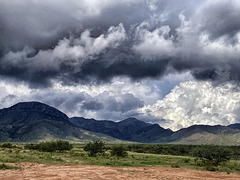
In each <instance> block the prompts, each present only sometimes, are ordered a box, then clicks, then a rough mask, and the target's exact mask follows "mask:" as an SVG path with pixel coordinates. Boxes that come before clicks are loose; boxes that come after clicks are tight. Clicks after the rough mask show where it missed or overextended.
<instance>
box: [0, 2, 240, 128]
mask: <svg viewBox="0 0 240 180" xmlns="http://www.w3.org/2000/svg"><path fill="white" fill-rule="evenodd" d="M0 3H1V6H0V42H1V43H0V83H1V87H2V89H1V91H2V94H1V96H0V99H1V100H2V102H3V103H2V107H6V106H7V105H11V104H13V103H15V102H17V101H19V100H23V101H24V100H38V101H43V102H45V103H48V104H50V105H53V106H55V107H57V108H60V109H61V110H63V111H64V112H66V113H68V114H69V115H82V116H86V117H94V118H99V119H102V118H108V119H114V120H119V119H123V118H125V117H128V116H137V117H139V118H141V119H143V120H146V121H155V122H160V123H163V122H165V123H168V125H169V126H171V127H173V128H174V129H178V128H180V127H185V126H188V125H191V124H194V123H207V124H216V123H221V124H228V123H232V122H237V121H238V120H239V113H237V111H238V110H239V104H240V100H239V98H237V96H236V93H238V92H239V89H238V88H232V87H233V86H235V87H238V86H239V83H240V58H239V57H240V23H239V22H238V19H239V18H238V17H239V16H240V3H239V1H237V0H204V1H196V0H182V1H177V0H168V1H165V0H159V1H156V0H119V1H114V0H103V1H98V0H51V1H49V0H41V1H40V0H35V1H32V0H25V1H19V0H11V1H9V0H0ZM181 81H182V82H185V83H182V84H180V86H177V87H176V88H174V86H175V85H178V84H179V83H180V82H181ZM188 81H190V82H188ZM226 84H228V85H226ZM228 86H231V88H227V87H228ZM14 87H18V90H13V89H14ZM172 88H174V89H173V90H172V92H171V93H170V94H169V95H167V94H168V93H169V92H170V90H171V89H172ZM198 89H199V90H200V89H202V90H201V92H200V91H198ZM226 89H227V90H226ZM179 91H181V92H182V93H183V94H184V95H185V96H186V100H184V102H186V104H185V103H180V102H182V96H184V95H182V94H181V93H180V92H179ZM214 91H216V92H218V93H217V94H215V96H214V97H215V98H210V97H208V98H207V97H206V92H208V93H209V94H213V93H212V92H214ZM166 95H167V96H166ZM213 95H214V94H213ZM237 95H238V94H237ZM165 96H166V97H165ZM171 96H173V97H172V101H171V103H170V100H169V98H170V97H171ZM197 96H199V97H197ZM223 96H226V97H228V98H229V99H230V101H231V102H232V103H233V104H234V108H233V109H228V110H225V109H224V106H222V104H224V103H228V102H227V101H225V100H224V98H220V99H221V100H219V99H218V98H217V97H223ZM66 97H67V98H66ZM164 97H165V98H164ZM162 98H164V99H163V100H161V99H162ZM193 98H199V101H197V102H196V101H193V100H192V99H193ZM158 100H160V101H158ZM188 101H189V102H188ZM205 101H207V102H208V103H211V105H209V104H207V103H203V102H205ZM193 103H195V104H193ZM159 104H161V105H159ZM213 104H215V106H214V107H212V105H213ZM160 107H161V108H160ZM179 107H181V108H182V109H184V110H180V111H175V110H177V109H179ZM192 107H194V108H193V109H192ZM151 108H153V109H152V110H151ZM158 108H160V109H161V113H160V111H159V112H158ZM208 108H210V109H211V110H209V109H208ZM214 108H215V110H214ZM147 109H150V111H149V110H147ZM186 109H188V110H186ZM199 109H201V110H199ZM145 110H146V111H145ZM204 110H206V111H204ZM170 111H172V112H170ZM217 111H221V112H222V113H223V112H224V113H226V114H228V115H226V116H224V115H223V114H221V112H219V113H218V114H217V115H216V113H217ZM197 112H198V113H199V114H198V113H197ZM142 113H143V114H142ZM170 116H171V117H170ZM178 117H182V119H183V120H182V121H181V120H179V118H178ZM163 118H164V119H166V121H163V120H161V119H163ZM204 119H209V121H206V120H204ZM170 122H171V123H170Z"/></svg>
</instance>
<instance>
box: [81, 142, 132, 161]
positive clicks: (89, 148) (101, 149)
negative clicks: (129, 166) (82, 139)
mask: <svg viewBox="0 0 240 180" xmlns="http://www.w3.org/2000/svg"><path fill="white" fill-rule="evenodd" d="M83 149H84V151H86V152H88V156H90V157H96V156H99V155H104V154H105V152H106V150H107V149H109V148H107V147H106V146H105V144H104V142H102V141H100V140H98V141H93V142H89V143H87V144H86V145H85V146H84V147H83ZM110 154H111V156H116V157H118V158H119V157H126V156H127V155H128V153H127V149H126V148H125V147H124V146H123V145H114V146H111V148H110Z"/></svg>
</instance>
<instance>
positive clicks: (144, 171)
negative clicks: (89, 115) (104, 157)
mask: <svg viewBox="0 0 240 180" xmlns="http://www.w3.org/2000/svg"><path fill="white" fill-rule="evenodd" d="M21 166H22V170H0V179H1V180H5V179H6V180H23V179H24V180H25V179H28V180H30V179H31V180H40V179H43V180H52V179H53V180H71V179H76V180H152V179H164V180H167V179H169V180H170V179H171V180H172V179H174V180H175V179H178V180H179V179H189V180H194V179H198V180H199V179H222V180H226V179H229V180H230V179H231V180H239V179H240V175H238V174H227V173H216V172H208V171H198V170H189V169H181V168H170V167H147V168H143V167H141V168H133V167H128V168H117V167H102V166H85V165H76V166H64V165H52V166H46V165H43V164H30V163H24V164H21Z"/></svg>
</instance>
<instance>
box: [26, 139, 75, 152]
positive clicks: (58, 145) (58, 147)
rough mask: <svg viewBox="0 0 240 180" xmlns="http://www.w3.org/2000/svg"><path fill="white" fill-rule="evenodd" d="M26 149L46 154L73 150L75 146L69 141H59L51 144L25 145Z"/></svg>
mask: <svg viewBox="0 0 240 180" xmlns="http://www.w3.org/2000/svg"><path fill="white" fill-rule="evenodd" d="M25 148H26V149H32V150H39V151H44V152H56V151H60V152H62V151H66V150H71V149H72V148H73V145H72V144H70V143H69V142H68V141H63V140H57V141H50V142H41V143H39V144H27V145H25Z"/></svg>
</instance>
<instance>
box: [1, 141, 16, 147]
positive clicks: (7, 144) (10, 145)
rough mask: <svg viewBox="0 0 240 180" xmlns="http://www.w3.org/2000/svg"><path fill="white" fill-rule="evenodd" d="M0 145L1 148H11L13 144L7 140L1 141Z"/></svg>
mask: <svg viewBox="0 0 240 180" xmlns="http://www.w3.org/2000/svg"><path fill="white" fill-rule="evenodd" d="M1 147H3V148H13V147H14V146H13V145H12V143H9V142H7V143H3V144H2V145H1Z"/></svg>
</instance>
